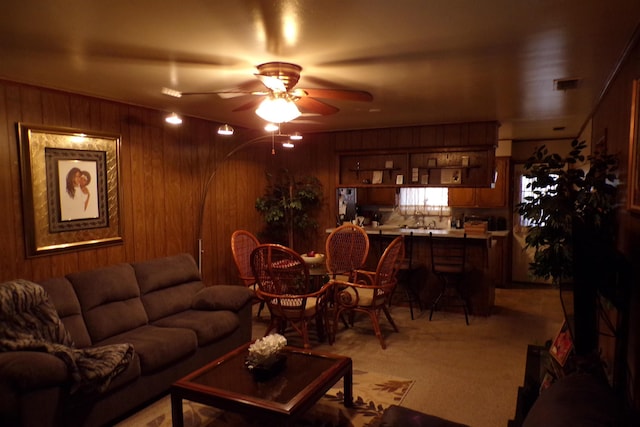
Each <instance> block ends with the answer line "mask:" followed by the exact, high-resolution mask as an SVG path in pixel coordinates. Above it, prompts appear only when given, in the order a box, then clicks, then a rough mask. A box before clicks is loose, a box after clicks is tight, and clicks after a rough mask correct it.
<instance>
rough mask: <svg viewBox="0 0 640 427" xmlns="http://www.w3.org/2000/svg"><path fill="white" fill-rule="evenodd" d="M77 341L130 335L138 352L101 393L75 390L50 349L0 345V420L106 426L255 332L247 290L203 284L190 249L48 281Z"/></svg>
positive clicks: (86, 343)
mask: <svg viewBox="0 0 640 427" xmlns="http://www.w3.org/2000/svg"><path fill="white" fill-rule="evenodd" d="M40 285H41V286H42V287H43V288H44V289H45V290H46V291H47V293H48V294H49V296H50V300H51V302H53V304H54V306H55V308H56V310H57V312H58V315H59V317H60V318H61V320H62V322H63V324H64V327H65V328H66V329H67V331H68V332H69V333H70V335H71V337H72V339H73V341H74V344H75V347H76V348H86V347H90V346H101V345H107V344H117V343H130V344H132V345H133V347H134V351H135V354H134V357H133V360H132V362H131V363H130V364H129V366H128V367H127V369H126V370H125V371H124V372H122V373H120V374H119V375H118V376H116V377H115V378H114V379H113V381H112V382H111V384H110V385H109V388H108V389H107V390H106V391H105V392H102V393H100V392H97V391H93V392H86V391H80V392H75V393H71V389H72V388H71V385H72V384H71V381H70V378H69V372H67V367H66V365H65V364H64V363H63V361H62V360H60V359H59V358H57V357H56V356H54V355H52V354H49V353H45V352H37V351H8V352H2V353H0V420H2V422H1V423H0V424H2V425H3V426H4V425H8V426H14V425H15V426H38V427H41V426H65V427H66V426H80V425H82V426H101V425H108V424H111V423H113V422H114V420H117V419H119V418H122V417H123V416H125V415H127V414H128V413H130V412H131V411H132V410H134V409H136V408H137V407H139V406H140V405H142V404H144V403H147V402H149V401H151V400H152V399H155V398H157V397H159V396H160V395H162V394H164V393H166V392H167V391H168V389H169V387H170V385H171V383H173V382H174V381H175V380H177V379H179V378H181V377H182V376H184V375H186V374H188V373H189V372H191V371H193V370H195V369H196V368H199V367H201V366H202V365H204V364H205V363H207V362H209V361H211V360H213V359H215V358H216V357H218V356H221V355H223V354H224V353H226V352H228V351H230V350H231V349H233V348H235V347H237V346H239V345H241V344H243V343H246V342H248V341H249V340H250V339H251V302H252V297H253V295H252V293H251V292H250V291H249V290H248V289H247V288H245V287H244V286H231V285H216V286H209V287H205V286H204V284H203V283H202V281H201V278H200V275H199V272H198V268H197V266H196V263H195V261H194V259H193V257H192V256H191V255H188V254H179V255H175V256H171V257H166V258H161V259H154V260H150V261H145V262H139V263H133V264H117V265H113V266H109V267H105V268H100V269H96V270H91V271H83V272H78V273H73V274H69V275H67V276H65V277H60V278H53V279H50V280H46V281H44V282H42V283H40Z"/></svg>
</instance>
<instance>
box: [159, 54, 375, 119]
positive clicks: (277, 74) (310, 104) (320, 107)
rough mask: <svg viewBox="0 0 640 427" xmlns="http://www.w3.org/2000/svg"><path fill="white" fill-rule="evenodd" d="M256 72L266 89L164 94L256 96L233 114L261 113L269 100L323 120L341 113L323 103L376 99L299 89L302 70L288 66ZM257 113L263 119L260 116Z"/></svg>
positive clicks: (277, 65) (364, 94) (269, 66)
mask: <svg viewBox="0 0 640 427" xmlns="http://www.w3.org/2000/svg"><path fill="white" fill-rule="evenodd" d="M257 69H258V72H257V73H255V74H254V75H255V76H256V77H257V78H258V80H260V82H262V85H263V86H264V88H263V89H260V90H243V89H230V90H222V91H209V92H180V91H176V90H173V89H167V88H164V89H163V90H162V93H164V94H165V95H170V96H175V97H182V96H188V95H210V94H216V95H218V96H220V97H221V98H224V99H227V98H235V97H239V96H247V95H253V96H258V97H259V98H256V99H253V100H251V101H249V102H247V103H245V104H242V105H240V106H239V107H236V108H235V109H233V111H245V110H249V109H258V108H259V107H261V104H263V102H265V101H266V100H269V101H277V102H283V101H284V102H286V103H288V104H295V107H297V108H298V109H299V110H301V111H302V112H304V113H311V114H318V115H323V116H326V115H329V114H335V113H337V112H338V111H339V108H337V107H335V106H334V105H330V104H328V103H326V102H324V101H321V100H320V99H335V100H340V101H361V102H371V101H372V100H373V96H372V95H371V94H370V93H369V92H365V91H361V90H349V89H309V88H304V89H303V88H296V87H295V86H296V84H297V83H298V80H300V72H301V71H302V67H300V66H299V65H296V64H291V63H288V62H267V63H264V64H260V65H258V66H257ZM257 113H258V115H260V113H259V112H257ZM298 115H299V114H298ZM286 121H288V120H286Z"/></svg>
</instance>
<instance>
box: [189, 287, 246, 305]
mask: <svg viewBox="0 0 640 427" xmlns="http://www.w3.org/2000/svg"><path fill="white" fill-rule="evenodd" d="M252 299H253V292H252V291H251V290H250V289H248V288H246V287H244V286H236V285H215V286H208V287H206V288H204V289H201V290H200V291H199V292H198V293H197V294H195V295H194V296H193V301H192V303H191V308H193V309H195V310H232V311H238V310H240V309H241V308H242V307H244V306H245V305H246V304H247V303H248V302H249V301H251V300H252Z"/></svg>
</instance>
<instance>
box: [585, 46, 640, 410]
mask: <svg viewBox="0 0 640 427" xmlns="http://www.w3.org/2000/svg"><path fill="white" fill-rule="evenodd" d="M637 39H638V38H636V40H637ZM639 78H640V43H638V42H636V44H635V47H634V48H633V50H632V51H631V53H630V54H629V60H628V61H627V62H626V63H625V64H624V66H623V67H621V69H620V72H619V73H618V75H617V76H616V78H615V80H614V81H613V83H612V85H611V87H610V89H609V90H608V92H607V93H606V95H605V97H604V98H603V100H602V102H601V103H600V105H599V106H598V109H597V111H596V114H595V115H594V117H593V123H592V130H591V132H592V136H593V142H594V143H596V142H598V141H599V140H601V139H604V140H606V144H607V150H608V151H609V152H610V153H618V154H619V155H620V168H619V170H618V177H619V179H620V185H619V186H618V189H619V194H618V201H619V203H620V204H619V207H620V208H619V209H618V233H617V236H616V241H617V246H618V249H619V251H620V252H621V254H623V255H624V256H625V259H626V260H627V262H628V263H629V264H630V268H631V270H632V271H631V272H629V276H628V277H625V276H626V275H623V276H622V277H621V278H620V280H621V281H623V282H626V283H625V284H626V285H627V286H629V289H630V293H629V295H628V298H627V299H626V301H625V302H626V303H627V304H628V306H627V307H624V309H623V310H624V314H625V316H626V322H627V326H626V331H624V330H623V331H621V335H624V334H625V332H626V337H625V338H626V339H625V340H624V342H623V344H622V346H621V348H622V350H621V352H622V353H623V354H622V355H621V356H622V357H621V358H620V359H619V360H617V361H616V362H617V366H616V369H620V371H619V372H620V374H621V375H622V377H623V378H622V384H623V390H622V392H623V393H625V394H628V396H629V398H630V400H631V403H632V405H633V407H634V409H635V410H636V411H638V413H640V333H638V329H639V328H640V287H638V283H640V263H638V260H639V259H640V215H638V214H637V213H631V212H630V211H628V210H627V209H626V206H627V190H628V187H627V180H628V176H629V174H628V160H629V140H630V135H629V133H630V132H629V128H630V122H631V93H632V85H633V80H634V79H639ZM602 268H607V266H604V265H603V266H602Z"/></svg>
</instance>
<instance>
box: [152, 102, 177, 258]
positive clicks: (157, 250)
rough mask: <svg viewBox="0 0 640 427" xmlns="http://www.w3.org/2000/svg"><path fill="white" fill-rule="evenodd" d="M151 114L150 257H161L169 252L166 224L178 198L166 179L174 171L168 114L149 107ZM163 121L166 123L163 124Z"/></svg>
mask: <svg viewBox="0 0 640 427" xmlns="http://www.w3.org/2000/svg"><path fill="white" fill-rule="evenodd" d="M145 112H146V117H147V126H145V129H146V130H147V132H146V134H147V140H146V144H145V145H147V146H148V147H149V151H150V153H151V156H150V158H151V170H150V171H149V172H148V173H147V174H146V175H147V176H148V177H149V178H148V179H149V180H150V181H147V182H145V184H146V185H145V188H148V184H149V183H151V184H152V194H153V197H147V196H146V195H145V198H147V200H148V201H150V204H151V212H150V216H148V217H146V219H145V221H146V222H147V223H148V227H149V226H150V227H151V229H150V230H149V228H148V227H147V234H148V235H149V236H150V241H151V242H152V243H151V247H150V248H149V249H150V250H149V251H148V252H149V253H148V255H147V257H146V258H157V257H160V256H164V255H166V253H167V252H166V247H167V244H166V242H167V238H168V236H167V234H166V232H167V228H166V227H165V224H166V222H167V216H168V215H167V206H168V205H169V204H170V203H174V202H175V195H174V194H172V193H171V192H169V191H167V190H168V188H167V186H166V181H167V179H168V175H169V174H170V173H171V171H170V168H169V166H168V165H167V161H169V158H168V157H167V158H165V156H164V153H165V150H167V149H168V143H167V140H166V139H165V137H164V134H165V132H164V128H163V125H164V123H166V122H165V121H164V117H162V115H161V114H160V113H159V112H156V111H152V110H146V111H145ZM159 124H163V125H159Z"/></svg>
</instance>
